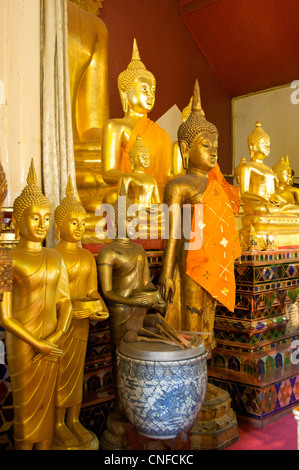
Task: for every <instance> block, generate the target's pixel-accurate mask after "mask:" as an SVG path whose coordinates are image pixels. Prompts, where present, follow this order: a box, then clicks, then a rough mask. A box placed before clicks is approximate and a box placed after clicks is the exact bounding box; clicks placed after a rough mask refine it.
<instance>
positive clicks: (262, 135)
mask: <svg viewBox="0 0 299 470" xmlns="http://www.w3.org/2000/svg"><path fill="white" fill-rule="evenodd" d="M247 144H248V149H249V153H250V157H251V158H252V159H254V158H258V159H264V158H265V157H267V156H268V155H269V153H270V137H269V135H268V134H267V133H266V132H265V131H264V130H263V129H262V126H261V123H260V122H259V121H257V122H256V123H255V126H254V129H253V131H252V132H251V134H250V135H249V136H248V139H247Z"/></svg>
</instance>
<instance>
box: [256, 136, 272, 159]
mask: <svg viewBox="0 0 299 470" xmlns="http://www.w3.org/2000/svg"><path fill="white" fill-rule="evenodd" d="M251 148H252V151H253V152H254V153H255V154H257V155H258V156H259V158H265V157H267V156H268V155H269V153H270V139H267V138H266V137H262V138H261V139H259V140H258V141H257V142H256V143H255V144H254V145H252V147H251Z"/></svg>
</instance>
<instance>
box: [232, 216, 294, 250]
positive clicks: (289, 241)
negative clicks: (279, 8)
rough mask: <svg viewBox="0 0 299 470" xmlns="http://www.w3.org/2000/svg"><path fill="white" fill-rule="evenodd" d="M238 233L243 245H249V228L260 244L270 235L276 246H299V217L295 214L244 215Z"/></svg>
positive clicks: (264, 242)
mask: <svg viewBox="0 0 299 470" xmlns="http://www.w3.org/2000/svg"><path fill="white" fill-rule="evenodd" d="M241 224H242V226H241V227H240V229H239V234H240V236H242V238H243V241H244V243H245V245H247V246H249V245H250V238H251V230H252V228H253V229H254V231H255V234H256V235H257V237H258V239H259V240H260V241H261V244H264V245H265V244H266V239H267V237H271V238H272V240H273V243H274V245H275V246H276V247H281V248H283V247H286V246H299V217H298V216H295V215H282V214H280V215H244V216H243V217H242V219H241Z"/></svg>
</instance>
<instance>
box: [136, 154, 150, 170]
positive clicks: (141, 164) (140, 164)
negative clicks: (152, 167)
mask: <svg viewBox="0 0 299 470" xmlns="http://www.w3.org/2000/svg"><path fill="white" fill-rule="evenodd" d="M149 164H150V156H149V154H148V153H145V152H141V153H140V154H139V155H138V156H137V158H136V160H135V163H134V168H135V169H136V170H141V169H144V168H148V166H149Z"/></svg>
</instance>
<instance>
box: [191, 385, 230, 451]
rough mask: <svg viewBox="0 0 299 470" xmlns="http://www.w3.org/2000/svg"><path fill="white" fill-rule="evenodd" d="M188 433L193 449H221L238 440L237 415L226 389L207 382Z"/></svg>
mask: <svg viewBox="0 0 299 470" xmlns="http://www.w3.org/2000/svg"><path fill="white" fill-rule="evenodd" d="M190 435H191V448H192V449H194V450H221V449H225V448H226V447H229V446H230V445H232V444H233V443H234V442H237V441H238V440H239V431H238V422H237V417H236V413H235V412H234V411H233V409H232V408H231V398H230V396H229V393H228V392H227V391H225V390H222V389H221V388H218V387H215V386H214V385H212V384H209V383H208V387H207V394H206V398H205V401H204V404H203V406H202V408H201V411H200V413H199V416H198V418H197V420H196V421H195V423H194V425H193V427H192V429H191V431H190Z"/></svg>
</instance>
